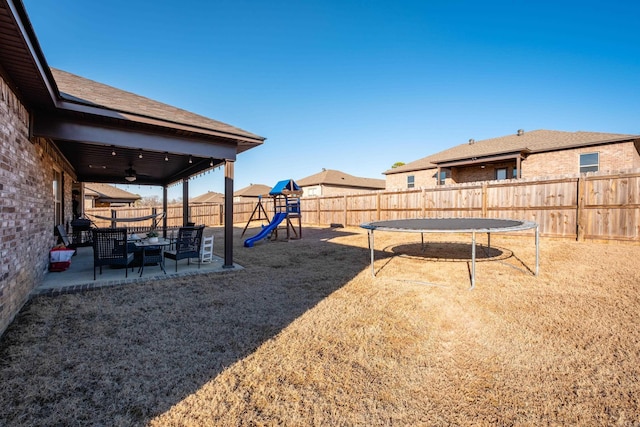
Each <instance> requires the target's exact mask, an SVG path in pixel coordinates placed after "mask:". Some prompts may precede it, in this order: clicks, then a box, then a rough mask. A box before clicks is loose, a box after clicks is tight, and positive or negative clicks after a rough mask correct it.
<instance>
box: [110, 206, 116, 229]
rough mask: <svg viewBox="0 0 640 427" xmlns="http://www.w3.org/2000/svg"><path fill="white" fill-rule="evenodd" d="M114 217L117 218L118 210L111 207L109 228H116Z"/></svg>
mask: <svg viewBox="0 0 640 427" xmlns="http://www.w3.org/2000/svg"><path fill="white" fill-rule="evenodd" d="M116 218H118V212H117V211H116V210H115V209H111V228H116V227H117V225H116Z"/></svg>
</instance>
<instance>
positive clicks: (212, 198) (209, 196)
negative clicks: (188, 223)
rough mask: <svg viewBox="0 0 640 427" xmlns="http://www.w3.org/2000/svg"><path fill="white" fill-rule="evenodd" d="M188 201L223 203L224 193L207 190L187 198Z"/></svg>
mask: <svg viewBox="0 0 640 427" xmlns="http://www.w3.org/2000/svg"><path fill="white" fill-rule="evenodd" d="M189 203H224V194H222V193H216V192H215V191H207V192H206V193H204V194H201V195H199V196H197V197H194V198H192V199H189Z"/></svg>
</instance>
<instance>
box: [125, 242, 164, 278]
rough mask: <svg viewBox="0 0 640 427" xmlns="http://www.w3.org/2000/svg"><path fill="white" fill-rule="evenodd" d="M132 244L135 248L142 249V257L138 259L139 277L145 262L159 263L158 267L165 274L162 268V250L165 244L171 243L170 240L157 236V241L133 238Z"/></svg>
mask: <svg viewBox="0 0 640 427" xmlns="http://www.w3.org/2000/svg"><path fill="white" fill-rule="evenodd" d="M133 244H134V245H135V246H136V248H138V249H141V250H142V258H141V261H140V277H142V273H143V272H144V266H145V265H147V264H160V268H161V269H162V271H163V272H164V274H167V272H166V270H165V269H164V256H163V251H164V247H165V246H169V245H170V244H171V240H169V239H163V238H158V240H157V241H153V242H152V241H150V240H149V239H140V240H133Z"/></svg>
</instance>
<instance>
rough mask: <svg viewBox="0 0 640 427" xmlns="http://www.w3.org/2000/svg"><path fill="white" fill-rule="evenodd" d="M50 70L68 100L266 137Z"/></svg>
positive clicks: (235, 132)
mask: <svg viewBox="0 0 640 427" xmlns="http://www.w3.org/2000/svg"><path fill="white" fill-rule="evenodd" d="M51 72H52V74H53V77H54V78H55V81H56V84H57V85H58V89H59V91H60V93H61V95H62V97H63V98H64V99H66V100H68V101H73V102H79V103H82V104H86V105H92V106H97V107H103V108H107V109H110V110H115V111H119V112H123V113H130V114H135V115H139V116H143V117H150V118H154V119H159V120H162V121H166V122H169V123H180V124H184V125H189V126H195V127H198V128H203V129H208V130H212V131H218V132H224V133H229V134H233V135H240V136H245V137H249V138H256V139H264V138H262V137H260V136H258V135H255V134H252V133H250V132H247V131H245V130H242V129H240V128H237V127H234V126H231V125H228V124H226V123H222V122H219V121H217V120H213V119H210V118H208V117H204V116H201V115H199V114H195V113H191V112H189V111H186V110H182V109H180V108H177V107H173V106H171V105H167V104H163V103H162V102H158V101H154V100H152V99H149V98H145V97H143V96H140V95H136V94H134V93H131V92H127V91H124V90H121V89H117V88H114V87H112V86H108V85H105V84H103V83H98V82H96V81H93V80H89V79H86V78H84V77H80V76H76V75H75V74H71V73H68V72H66V71H62V70H58V69H55V68H52V69H51Z"/></svg>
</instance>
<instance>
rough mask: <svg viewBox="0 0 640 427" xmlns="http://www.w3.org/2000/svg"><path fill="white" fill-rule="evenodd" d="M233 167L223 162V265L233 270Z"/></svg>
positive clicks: (232, 163)
mask: <svg viewBox="0 0 640 427" xmlns="http://www.w3.org/2000/svg"><path fill="white" fill-rule="evenodd" d="M233 167H234V162H233V161H231V160H225V162H224V265H223V266H222V267H223V268H233Z"/></svg>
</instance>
